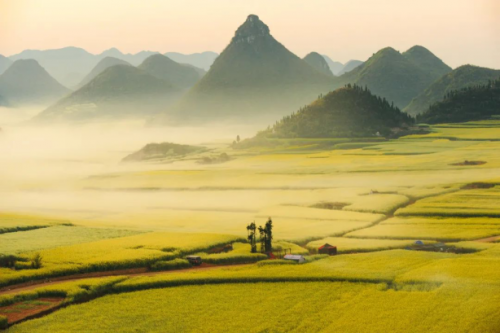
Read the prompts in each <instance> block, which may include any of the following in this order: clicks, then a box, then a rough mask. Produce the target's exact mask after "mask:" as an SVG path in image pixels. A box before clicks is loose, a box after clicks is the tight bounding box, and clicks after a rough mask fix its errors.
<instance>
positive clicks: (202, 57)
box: [165, 51, 219, 71]
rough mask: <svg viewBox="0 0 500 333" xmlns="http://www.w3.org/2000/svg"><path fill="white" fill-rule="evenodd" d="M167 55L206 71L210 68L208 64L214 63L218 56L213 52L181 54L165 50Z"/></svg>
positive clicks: (174, 59)
mask: <svg viewBox="0 0 500 333" xmlns="http://www.w3.org/2000/svg"><path fill="white" fill-rule="evenodd" d="M165 55H166V56H167V57H169V58H170V59H172V60H173V61H175V62H178V63H180V64H189V65H193V66H195V67H197V68H202V69H204V70H206V71H208V70H209V69H210V66H212V64H213V63H214V61H215V59H216V58H217V57H218V56H219V55H218V54H217V53H215V52H210V51H208V52H203V53H193V54H182V53H177V52H167V53H165Z"/></svg>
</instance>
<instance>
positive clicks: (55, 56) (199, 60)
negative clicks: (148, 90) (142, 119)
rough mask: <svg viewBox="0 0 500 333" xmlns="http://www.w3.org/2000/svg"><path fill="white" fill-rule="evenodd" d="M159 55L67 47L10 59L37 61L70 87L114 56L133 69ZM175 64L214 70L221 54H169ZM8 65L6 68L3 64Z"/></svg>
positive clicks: (0, 66)
mask: <svg viewBox="0 0 500 333" xmlns="http://www.w3.org/2000/svg"><path fill="white" fill-rule="evenodd" d="M158 53H159V52H153V51H141V52H139V53H136V54H124V53H122V52H121V51H120V50H118V49H116V48H111V49H109V50H106V51H104V52H102V53H101V54H97V55H96V54H92V53H89V52H87V51H86V50H84V49H81V48H77V47H65V48H62V49H54V50H43V51H42V50H25V51H23V52H21V53H19V54H16V55H13V56H11V57H9V60H10V61H15V60H19V59H34V60H36V61H38V63H40V65H41V66H42V67H44V68H45V69H46V70H47V72H49V73H50V74H51V76H53V77H54V78H55V79H56V80H57V81H59V82H60V83H61V84H63V85H65V86H66V87H75V86H77V85H78V84H79V83H80V82H81V81H82V80H83V79H84V78H85V76H86V75H87V74H88V73H90V71H91V70H92V69H93V68H94V67H95V66H96V65H97V64H98V63H99V62H100V61H101V60H102V59H104V58H106V57H113V58H116V59H120V60H123V61H126V62H128V63H129V64H131V65H133V66H138V65H140V64H141V63H142V62H143V61H144V60H145V59H146V58H148V57H150V56H151V55H153V54H158ZM167 56H169V57H170V58H171V59H173V60H174V61H177V62H180V63H186V64H190V65H193V66H196V67H200V68H202V69H208V68H210V65H211V64H212V62H213V60H214V59H215V58H216V57H217V53H214V52H204V53H195V54H191V55H184V54H181V53H167ZM3 63H6V65H3ZM9 65H10V64H9V62H8V61H5V60H2V58H1V57H0V73H2V66H6V67H8V66H9Z"/></svg>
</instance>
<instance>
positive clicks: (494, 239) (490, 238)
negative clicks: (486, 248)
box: [475, 236, 500, 243]
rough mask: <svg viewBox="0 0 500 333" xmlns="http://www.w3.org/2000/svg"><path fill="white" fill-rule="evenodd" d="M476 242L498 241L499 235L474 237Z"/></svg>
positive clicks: (499, 239)
mask: <svg viewBox="0 0 500 333" xmlns="http://www.w3.org/2000/svg"><path fill="white" fill-rule="evenodd" d="M475 241H476V242H481V243H493V242H496V241H500V236H493V237H487V238H481V239H476V240H475Z"/></svg>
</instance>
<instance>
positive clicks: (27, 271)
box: [0, 122, 500, 332]
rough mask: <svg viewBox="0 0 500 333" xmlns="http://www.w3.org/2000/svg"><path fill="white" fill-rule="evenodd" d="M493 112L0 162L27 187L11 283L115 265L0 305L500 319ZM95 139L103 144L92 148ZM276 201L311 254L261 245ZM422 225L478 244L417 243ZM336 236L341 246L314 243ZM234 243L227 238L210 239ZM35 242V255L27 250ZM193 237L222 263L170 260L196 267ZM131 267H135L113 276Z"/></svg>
mask: <svg viewBox="0 0 500 333" xmlns="http://www.w3.org/2000/svg"><path fill="white" fill-rule="evenodd" d="M481 126H484V127H481ZM496 126H497V123H496V122H487V123H486V122H475V123H473V124H470V125H466V124H460V125H457V126H452V125H447V126H435V127H432V128H431V133H429V134H425V135H413V136H409V137H402V138H399V139H394V140H389V141H383V140H377V141H373V142H365V143H363V142H354V143H352V144H349V143H347V142H344V141H342V140H341V141H342V142H341V141H338V140H333V141H335V142H330V143H328V144H327V143H325V140H317V142H315V140H314V139H308V140H303V141H300V140H295V141H293V142H292V143H293V145H290V144H289V143H290V142H281V143H280V144H279V145H275V146H272V147H265V148H262V149H258V148H256V147H252V148H248V149H233V148H231V147H228V146H227V145H226V144H220V143H214V144H213V145H211V146H210V147H211V149H213V150H212V151H211V153H213V154H216V153H217V154H218V153H222V152H225V153H227V154H228V155H230V156H231V160H230V161H228V162H225V163H221V164H200V163H197V160H196V156H192V157H190V158H189V159H179V160H174V161H169V163H133V164H126V165H125V164H122V163H119V164H116V163H115V164H109V162H106V163H108V164H103V167H101V168H97V167H96V166H95V165H92V166H91V167H85V168H82V170H84V171H82V172H81V173H78V174H76V172H75V174H73V173H70V174H68V175H66V176H65V177H60V178H58V177H54V178H43V179H30V181H29V182H26V183H23V182H19V183H17V184H14V180H13V179H14V178H15V177H14V178H13V177H11V178H9V179H7V176H4V175H0V178H2V177H4V178H3V179H4V180H6V184H8V186H9V187H12V186H15V187H16V188H18V189H19V190H17V191H13V192H12V193H11V195H9V196H5V197H2V201H1V202H0V209H1V210H2V212H4V213H2V214H1V215H0V230H2V231H0V232H2V234H0V254H1V255H14V256H16V257H17V258H18V259H19V260H20V261H19V262H18V263H17V268H16V269H12V268H7V267H2V268H0V285H1V287H4V288H5V287H14V285H16V284H18V283H25V282H33V283H41V282H43V281H44V280H46V279H56V278H60V277H66V278H71V276H73V275H76V274H82V273H97V274H101V275H103V277H97V278H94V279H85V280H75V281H69V282H63V281H60V282H58V281H54V282H53V283H54V284H53V285H48V286H43V285H41V286H37V285H36V284H35V285H33V287H32V288H33V289H30V290H29V291H26V292H24V291H20V292H16V290H15V289H13V290H12V291H9V293H8V294H5V295H0V306H2V305H7V304H11V305H12V306H15V304H21V305H22V303H20V302H22V301H33V300H37V299H43V298H44V297H58V298H60V299H61V302H62V304H64V305H66V304H72V303H78V302H80V301H82V300H90V301H89V302H87V303H85V304H75V305H72V306H70V307H67V308H64V309H59V310H57V311H55V312H54V313H52V314H49V315H47V316H46V317H42V318H39V319H33V320H29V321H26V322H24V323H19V324H15V325H13V326H12V327H10V328H9V329H8V332H11V331H12V332H39V331H40V332H41V331H43V330H52V331H67V332H74V331H79V330H80V331H81V330H82V328H86V329H88V330H99V331H103V332H106V331H109V332H111V331H113V330H114V331H116V328H117V327H120V330H121V331H127V330H129V331H141V330H142V331H169V330H170V331H172V332H176V331H199V330H202V329H203V330H205V331H213V332H216V331H220V330H221V326H220V325H222V323H224V325H226V326H225V327H226V328H227V329H229V330H231V329H232V330H236V331H248V332H260V331H266V330H267V331H273V332H274V331H283V332H284V331H296V332H308V331H310V332H317V331H325V332H328V331H335V330H337V331H357V332H364V331H370V332H373V331H375V332H385V331H387V328H388V327H391V329H392V330H393V331H396V332H404V331H408V329H407V328H408V327H410V326H411V327H412V328H413V331H415V332H429V331H435V332H455V331H458V332H461V331H468V332H495V329H496V328H497V327H498V324H500V322H498V318H499V317H500V313H498V307H496V306H495V305H496V304H497V303H498V302H499V301H500V300H499V299H498V296H497V295H498V294H499V291H500V285H499V284H498V281H499V280H500V276H499V275H498V274H499V273H498V269H496V268H497V267H499V265H500V261H499V258H500V256H499V253H500V248H499V246H500V243H495V242H494V241H495V240H498V239H496V238H495V239H493V240H492V241H488V242H479V241H478V240H481V239H489V238H490V237H493V238H494V237H496V236H500V218H499V216H500V211H499V207H500V194H499V193H500V192H499V191H500V190H499V185H498V184H499V183H500V178H499V176H498V175H499V174H500V173H499V172H500V156H499V155H498V150H499V149H500V141H497V137H496V136H495V135H496V134H495V133H498V131H499V130H500V128H498V127H496ZM483 129H484V131H483V132H481V131H482V130H483ZM478 133H481V134H478ZM476 135H477V136H476ZM326 141H327V140H326ZM340 143H341V144H342V146H336V145H338V144H340ZM325 147H328V148H325ZM335 147H336V148H335ZM107 149H109V147H108V148H107ZM111 151H113V152H114V151H115V150H111ZM126 153H130V152H123V153H120V155H118V154H116V155H113V154H115V153H111V154H110V155H113V156H115V158H116V160H118V157H119V156H121V155H126ZM101 156H108V155H107V154H105V153H104V152H103V151H98V152H96V156H95V157H93V158H94V159H95V160H98V161H99V160H100V159H101ZM121 157H123V156H121ZM466 160H467V161H483V162H486V163H481V164H477V165H467V164H464V163H462V162H464V161H466ZM102 163H105V162H102ZM462 164H464V165H462ZM6 186H7V185H6ZM269 217H271V218H272V220H273V237H274V242H273V247H274V248H275V249H276V251H277V249H278V248H280V249H282V250H285V249H286V250H289V251H290V252H292V253H294V254H303V255H306V257H307V259H308V260H307V261H306V263H305V264H300V265H299V264H286V265H285V264H283V261H281V260H274V261H273V260H266V259H267V256H266V255H264V254H261V253H255V254H252V253H250V248H251V247H250V244H248V243H246V239H247V229H246V227H247V225H248V224H250V223H251V222H253V221H255V223H256V224H257V226H259V225H263V224H264V223H265V221H267V219H268V218H269ZM416 241H423V243H427V244H436V243H440V242H443V243H446V245H447V246H452V247H455V248H459V249H464V250H466V251H465V252H467V253H462V254H455V253H448V252H440V251H438V252H428V251H411V250H407V249H406V248H408V247H412V246H414V245H415V242H416ZM325 243H329V244H331V245H334V246H337V248H338V252H339V255H337V256H332V257H325V256H315V255H314V254H315V253H316V252H317V248H318V247H319V246H321V245H323V244H325ZM228 244H232V246H233V250H232V251H229V252H227V253H211V252H210V250H211V249H213V248H216V247H220V246H225V245H228ZM36 254H40V255H41V257H42V258H43V261H42V266H41V267H40V268H33V267H30V265H31V264H30V260H32V258H33V257H34V256H35V255H36ZM187 254H196V255H199V256H200V257H201V258H202V259H203V260H204V262H205V263H206V264H210V265H214V266H212V267H210V269H207V270H205V269H200V270H197V269H189V270H187V271H178V272H177V271H171V268H172V267H173V268H177V267H179V268H188V267H190V266H188V265H186V262H185V261H183V260H182V258H183V257H185V256H186V255H187ZM309 255H310V256H309ZM262 260H265V261H263V262H262ZM256 261H261V262H260V263H255V262H256ZM232 264H240V265H238V266H234V267H233V266H231V265H232ZM242 264H244V265H242ZM155 265H156V266H155ZM219 265H221V267H218V266H219ZM227 265H229V266H227ZM222 266H223V267H222ZM124 269H141V271H137V272H138V273H136V274H139V275H138V276H129V275H127V274H128V273H126V274H125V275H123V276H118V277H106V276H105V275H106V274H108V273H109V274H111V273H112V272H113V271H119V270H124ZM161 270H170V271H169V272H162V271H161ZM134 272H135V271H134ZM149 274H151V275H149ZM79 278H80V277H79ZM30 288H31V287H30ZM0 293H1V291H0ZM193 294H196V295H197V297H196V298H194V297H192V295H193ZM332 295H335V296H332ZM94 298H97V299H94ZM166 299H168V300H171V301H168V302H166V301H165V300H166ZM234 299H238V300H241V301H238V302H234V301H232V300H234ZM179 304H182V305H183V306H179ZM211 304H216V305H217V306H216V307H213V306H211ZM21 305H20V306H21ZM132 308H133V311H132ZM325 308H328V309H333V310H329V312H330V311H334V312H335V313H336V315H335V316H332V315H331V314H330V313H326V312H325V311H324V309H325ZM249 309H253V310H252V311H250V310H249ZM146 311H147V312H146ZM269 313H275V314H276V315H275V316H268V315H267V314H269ZM2 315H3V314H2V313H0V316H2ZM146 315H147V316H148V318H150V320H148V321H145V320H140V318H144V317H145V316H146ZM394 315H396V316H397V317H398V320H397V321H395V320H393V318H392V317H391V316H394ZM443 317H446V318H449V320H442V318H443ZM103 318H106V320H104V319H103ZM224 318H231V320H224ZM353 318H355V319H353ZM249 321H251V322H252V323H253V324H252V325H248V326H245V325H244V324H242V323H245V322H249ZM90 323H92V324H90ZM200 325H203V326H200ZM242 325H243V326H242Z"/></svg>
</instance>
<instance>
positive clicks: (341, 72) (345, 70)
mask: <svg viewBox="0 0 500 333" xmlns="http://www.w3.org/2000/svg"><path fill="white" fill-rule="evenodd" d="M362 64H363V62H362V61H360V60H349V61H348V62H346V63H345V65H343V66H342V68H341V69H340V70H339V71H338V73H337V74H335V75H338V76H340V75H344V74H345V73H349V72H350V71H352V70H353V69H354V68H356V67H358V66H361V65H362Z"/></svg>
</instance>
